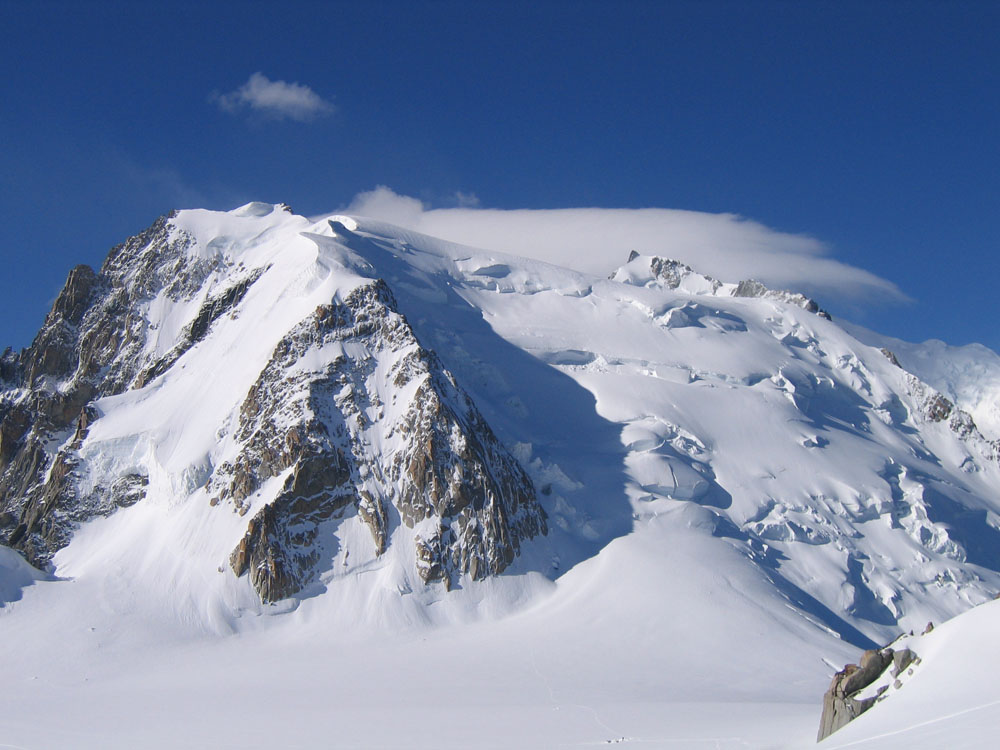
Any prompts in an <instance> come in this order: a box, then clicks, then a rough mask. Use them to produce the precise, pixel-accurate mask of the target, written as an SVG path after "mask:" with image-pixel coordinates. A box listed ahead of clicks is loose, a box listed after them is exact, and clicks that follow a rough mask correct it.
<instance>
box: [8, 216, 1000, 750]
mask: <svg viewBox="0 0 1000 750" xmlns="http://www.w3.org/2000/svg"><path fill="white" fill-rule="evenodd" d="M629 250H631V249H630V248H623V249H622V265H621V267H620V268H619V269H618V270H617V271H615V272H614V273H613V274H612V275H611V277H610V278H603V277H600V276H594V275H592V274H586V273H581V272H577V271H573V270H570V269H566V268H562V267H559V266H554V265H550V264H547V263H543V262H541V261H536V260H529V259H526V258H522V257H517V256H512V255H507V254H503V253H498V252H495V251H487V250H480V249H476V248H473V247H467V246H462V245H458V244H455V243H451V242H446V241H442V240H440V239H436V238H434V237H430V236H427V235H423V234H420V233H417V232H414V231H411V230H405V229H401V228H399V227H396V226H393V225H391V224H387V223H384V222H380V221H376V220H372V219H366V218H364V217H359V216H343V215H331V216H327V217H323V218H321V219H318V220H317V219H308V218H306V217H302V216H297V215H295V214H294V213H292V212H291V211H290V210H289V209H288V208H287V207H285V206H282V205H272V204H263V203H252V204H248V205H247V206H243V207H241V208H239V209H236V210H234V211H231V212H213V211H204V210H189V211H181V212H176V213H174V214H171V215H169V216H167V217H164V218H163V219H161V220H160V221H159V222H157V223H156V224H154V226H153V227H151V228H150V230H148V231H147V232H146V233H144V234H142V235H139V236H138V237H136V238H133V239H132V240H129V241H128V242H126V243H124V244H123V245H122V246H119V247H118V248H116V249H115V250H113V251H112V253H111V255H110V256H109V258H108V261H106V263H105V265H104V267H102V269H101V270H100V271H99V272H94V271H93V270H91V269H88V268H86V267H78V269H75V270H74V271H73V273H72V274H71V276H70V279H69V281H68V282H67V287H66V289H64V292H63V294H61V295H60V297H59V299H57V301H56V304H55V306H54V308H53V312H52V313H50V316H49V318H48V319H47V320H46V325H45V326H44V327H43V329H42V331H41V332H40V333H39V337H38V338H36V341H35V343H34V344H33V345H32V346H31V347H29V348H28V349H27V350H24V351H23V352H21V353H13V352H7V353H5V354H4V357H3V360H2V364H3V369H2V370H0V471H2V472H3V473H2V474H0V541H2V542H3V543H4V544H6V545H8V546H10V547H13V548H15V549H17V550H19V551H20V552H21V553H22V554H24V555H25V556H26V557H27V558H28V560H29V561H31V562H33V563H35V564H36V566H37V568H32V567H31V566H29V565H27V563H25V562H24V561H23V560H22V559H21V558H20V557H18V555H17V554H16V553H15V552H14V551H12V550H11V549H7V548H5V547H0V552H2V553H3V557H2V558H0V596H2V600H3V603H4V606H3V608H2V610H0V632H2V633H3V638H4V642H5V643H12V644H15V643H16V644H18V648H17V649H16V650H15V651H14V652H11V653H9V654H8V655H7V656H6V657H5V660H4V661H5V666H6V669H5V673H6V674H7V675H8V677H7V678H6V679H5V680H4V682H3V687H2V688H0V689H2V691H3V694H4V700H5V705H8V706H11V709H10V710H9V711H8V712H7V715H6V716H5V717H0V729H2V737H3V738H4V741H5V742H6V741H8V738H9V741H11V742H16V743H19V745H20V746H25V747H34V746H73V747H119V746H120V747H126V746H128V747H133V746H136V745H141V746H145V747H158V746H164V747H166V746H176V745H178V744H183V745H187V746H191V747H199V746H204V747H220V746H225V745H226V744H227V743H229V744H233V745H239V746H241V747H270V746H283V747H290V746H295V745H297V744H298V745H306V746H315V745H316V744H332V745H335V746H340V747H353V746H357V747H375V746H387V747H424V746H426V747H432V746H433V747H451V746H454V747H513V746H517V747H552V746H555V745H561V744H569V745H572V744H590V743H595V742H601V743H604V742H621V743H629V742H636V743H638V742H641V743H643V744H651V745H652V746H654V747H656V746H662V747H668V746H670V747H673V746H678V743H682V744H681V746H684V745H683V743H688V744H687V746H691V747H695V746H700V745H706V746H712V744H711V743H715V745H714V746H718V747H744V746H752V747H765V746H766V747H805V746H811V745H812V744H813V742H814V738H815V728H816V724H817V722H818V719H819V703H820V699H821V696H822V692H823V689H824V688H825V685H826V683H828V682H829V679H830V676H831V675H832V674H833V673H834V672H835V671H837V669H839V668H840V666H841V665H843V664H844V663H845V662H847V661H851V660H856V659H857V653H858V652H859V650H861V649H864V648H871V647H873V646H875V645H880V644H884V643H887V642H889V641H891V640H892V639H894V638H896V637H897V636H898V635H899V634H900V633H901V632H908V631H911V630H915V629H916V630H922V629H923V627H924V625H925V624H926V623H927V622H928V621H933V622H935V623H940V622H942V621H946V620H949V619H950V618H954V617H956V616H957V615H961V616H960V617H957V618H956V623H957V622H959V621H963V620H964V618H968V617H970V616H972V615H973V613H974V612H975V613H978V612H979V611H981V610H982V611H986V610H989V609H990V608H992V610H995V607H993V605H986V604H985V603H986V602H988V601H990V600H991V599H993V598H994V597H995V596H996V595H997V592H998V591H1000V543H998V542H1000V517H998V515H997V514H998V513H1000V501H998V500H997V497H998V492H997V491H998V488H1000V459H998V455H1000V446H998V443H997V439H996V438H997V434H996V431H995V430H996V423H995V421H994V420H993V415H994V414H995V408H996V406H995V404H996V400H995V398H994V397H993V396H992V395H991V394H992V393H993V392H994V391H992V390H990V389H992V388H993V384H992V382H991V381H989V378H988V377H986V376H985V375H983V374H982V373H979V377H974V376H975V374H976V372H978V371H976V370H975V369H974V367H973V365H971V364H969V361H970V360H975V361H976V362H986V363H989V362H990V360H989V359H988V357H985V356H984V357H982V358H979V359H976V358H975V357H973V354H976V352H973V353H971V354H970V353H969V352H968V351H963V352H961V354H962V355H963V356H958V354H956V353H954V352H952V353H948V352H944V353H943V354H942V353H941V352H940V351H939V352H937V356H936V357H935V358H934V361H935V362H936V364H935V366H934V367H931V365H929V364H927V362H928V361H929V358H928V357H926V356H921V354H920V352H921V350H920V349H919V348H917V347H915V346H914V345H906V344H905V342H895V341H892V340H888V339H885V338H884V337H879V336H878V335H877V334H873V333H871V332H866V331H863V330H862V329H859V328H857V327H854V326H850V325H847V324H842V323H841V322H840V321H837V320H831V319H830V316H828V315H826V314H825V313H824V312H823V311H822V309H821V308H820V306H819V304H817V302H815V301H813V300H811V299H809V298H807V297H805V296H804V295H801V294H798V293H796V292H794V291H784V290H775V289H768V288H767V287H765V286H764V285H762V284H760V283H758V282H754V281H753V280H752V279H716V278H713V277H711V276H707V275H705V274H702V273H700V272H699V271H698V270H697V269H694V268H692V267H689V266H687V265H684V264H682V263H679V262H677V261H673V260H671V259H667V258H660V257H656V256H650V255H644V254H642V253H641V252H631V253H630V252H629ZM990 354H992V353H990ZM993 356H994V357H995V355H993ZM949 362H950V363H952V364H951V365H948V364H947V363H949ZM949 367H950V368H951V369H949ZM982 367H988V364H987V365H982ZM989 372H992V371H991V370H988V371H987V374H988V373H989ZM969 373H972V374H971V375H970V374H969ZM960 376H961V377H960ZM977 384H978V385H977ZM978 605H984V606H982V607H980V606H978ZM973 608H975V609H973ZM970 610H973V611H970ZM992 610H991V611H992ZM965 612H968V614H962V613H965ZM976 616H979V617H982V616H980V615H976ZM941 632H948V631H945V630H942V631H941ZM927 638H928V639H930V636H927ZM935 638H940V637H939V636H935ZM931 663H932V660H931V659H930V658H928V659H927V664H928V666H927V668H926V671H928V672H930V671H931V670H930V664H931ZM921 679H924V678H921ZM942 679H944V678H942ZM948 679H950V680H951V681H952V682H954V681H955V678H954V677H949V678H948ZM913 684H914V685H916V684H917V679H916V678H914V682H913ZM910 692H911V690H910V688H909V687H907V689H906V690H900V691H899V693H898V695H893V696H892V697H891V699H890V700H887V701H885V702H884V705H885V707H886V708H885V709H883V706H882V705H880V706H879V707H878V709H877V710H874V711H872V712H870V713H869V714H866V715H864V716H863V717H861V718H860V719H859V720H858V721H857V722H856V726H855V725H852V726H850V727H848V728H847V729H845V730H843V731H844V732H845V733H846V732H847V731H848V730H850V731H851V732H854V733H855V735H852V736H857V737H858V738H859V740H858V741H865V740H864V736H865V735H863V734H857V733H858V732H861V729H860V727H862V726H863V725H865V724H874V723H875V722H876V720H877V719H878V715H879V714H882V713H883V710H885V711H888V710H889V708H888V707H890V706H901V707H904V708H900V709H898V711H903V712H905V706H906V704H907V701H908V700H909V699H908V697H907V694H908V693H910ZM912 693H913V694H919V691H918V690H916V689H914V690H913V691H912ZM42 717H47V718H45V720H44V721H43V720H42ZM49 717H51V718H49ZM180 717H184V719H183V720H182V719H181V718H180ZM386 717H391V719H392V721H386ZM886 721H888V719H887V720H886ZM110 727H113V728H114V729H113V731H112V730H111V729H110ZM872 731H873V732H874V731H875V730H872ZM880 731H881V730H880ZM839 736H840V735H839V734H835V735H833V736H832V737H831V738H830V739H829V740H827V743H830V742H834V741H838V738H839ZM845 736H846V735H845ZM872 746H873V747H876V746H880V745H872ZM887 746H888V745H887ZM910 746H912V745H910ZM928 746H930V745H928Z"/></svg>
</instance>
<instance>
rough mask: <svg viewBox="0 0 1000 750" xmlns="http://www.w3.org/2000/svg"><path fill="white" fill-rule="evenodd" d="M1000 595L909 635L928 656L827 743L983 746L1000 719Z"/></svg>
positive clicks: (882, 748)
mask: <svg viewBox="0 0 1000 750" xmlns="http://www.w3.org/2000/svg"><path fill="white" fill-rule="evenodd" d="M998 627H1000V602H989V603H987V604H984V605H982V606H980V607H976V608H975V609H973V610H970V611H969V612H966V613H964V614H962V615H960V616H958V617H955V618H954V619H952V620H950V621H948V622H946V623H944V624H943V625H940V626H939V627H937V628H935V629H934V630H933V631H931V632H930V633H927V634H926V635H923V636H916V637H913V638H910V639H908V642H907V645H909V647H910V648H911V649H912V650H913V651H914V652H915V653H917V654H919V656H920V659H921V662H920V664H919V665H917V666H916V667H915V668H914V669H913V674H912V676H910V677H909V678H908V679H907V680H906V682H905V684H904V685H903V686H902V687H900V688H899V690H898V691H896V692H895V693H894V694H891V695H889V696H888V697H887V698H886V699H885V700H884V701H883V702H881V703H879V704H877V705H876V707H875V708H873V709H872V710H871V711H869V712H868V713H866V714H863V715H862V716H861V717H859V718H858V719H856V720H855V721H854V722H852V723H851V724H849V725H848V726H846V727H844V728H843V729H841V730H840V731H839V732H837V733H836V734H834V735H832V736H831V737H830V738H829V739H828V740H827V741H825V742H824V743H822V745H821V747H824V748H826V747H830V748H841V747H844V748H847V747H851V748H866V749H870V750H889V749H890V748H912V747H948V748H969V749H971V748H983V747H991V746H992V745H993V744H994V737H995V732H996V726H997V722H998V721H1000V683H998V681H997V669H998V668H1000V644H998V642H997V637H996V634H997V628H998Z"/></svg>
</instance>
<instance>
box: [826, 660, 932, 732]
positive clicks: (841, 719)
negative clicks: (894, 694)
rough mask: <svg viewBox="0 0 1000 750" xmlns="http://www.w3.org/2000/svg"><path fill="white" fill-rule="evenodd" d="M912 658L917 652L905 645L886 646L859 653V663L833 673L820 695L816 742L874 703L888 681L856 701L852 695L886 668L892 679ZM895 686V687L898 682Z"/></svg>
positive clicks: (911, 662)
mask: <svg viewBox="0 0 1000 750" xmlns="http://www.w3.org/2000/svg"><path fill="white" fill-rule="evenodd" d="M915 661H918V659H917V655H916V654H914V653H913V651H911V650H910V649H908V648H902V649H899V650H894V649H892V648H889V647H886V648H883V649H872V650H870V651H865V653H864V654H863V655H862V656H861V664H860V665H858V664H848V665H847V666H846V667H844V668H843V669H842V670H841V671H840V672H837V674H835V675H834V676H833V681H832V682H831V683H830V687H829V688H828V689H827V691H826V694H825V695H824V696H823V715H822V717H821V718H820V724H819V733H818V734H817V736H816V741H817V742H820V741H822V740H823V739H825V738H826V737H829V736H830V735H831V734H833V733H834V732H836V731H837V730H838V729H840V728H841V727H843V726H844V725H845V724H847V723H848V722H850V721H852V720H854V719H856V718H857V717H858V716H860V715H861V714H863V713H864V712H865V711H867V710H868V709H869V708H871V707H872V706H874V705H875V703H876V701H878V700H879V698H880V697H881V696H882V694H883V693H884V692H885V691H886V690H888V689H889V685H888V683H886V684H885V685H883V686H881V687H880V688H879V689H878V690H877V691H876V693H875V694H874V695H872V696H869V697H867V698H864V699H860V700H859V699H858V698H856V697H855V696H857V695H858V693H860V692H861V691H862V690H864V689H865V688H866V687H868V686H869V685H871V684H872V683H873V682H875V681H876V680H878V678H879V677H881V676H882V675H883V674H884V673H885V672H886V670H890V672H889V674H890V675H891V677H893V678H896V677H899V675H900V674H901V673H902V672H903V670H905V669H907V668H908V667H909V666H910V665H911V664H913V663H915ZM896 685H897V687H899V683H898V682H897V683H896Z"/></svg>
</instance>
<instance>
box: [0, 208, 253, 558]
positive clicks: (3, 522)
mask: <svg viewBox="0 0 1000 750" xmlns="http://www.w3.org/2000/svg"><path fill="white" fill-rule="evenodd" d="M172 216H173V214H171V215H167V216H162V217H160V218H159V219H157V220H156V221H155V222H154V223H153V224H152V225H151V226H150V227H149V228H148V229H147V230H145V231H143V232H141V233H140V234H138V235H136V236H134V237H132V238H130V239H129V240H127V241H126V242H124V243H122V244H121V245H118V246H116V247H114V248H113V249H112V250H111V251H110V253H109V254H108V257H107V259H106V260H105V261H104V263H103V265H102V266H101V269H100V271H99V272H95V271H94V270H93V269H91V268H90V267H89V266H83V265H82V266H77V267H76V268H74V269H73V270H72V271H70V273H69V277H68V278H67V280H66V284H65V286H64V287H63V289H62V291H61V292H60V293H59V296H58V297H57V298H56V301H55V303H54V304H53V306H52V309H51V310H50V312H49V313H48V315H47V316H46V318H45V322H44V324H43V325H42V328H41V330H40V331H39V333H38V335H37V336H36V337H35V340H34V341H33V342H32V344H31V345H30V346H29V347H28V348H26V349H24V350H22V351H21V352H19V353H18V354H16V355H15V354H13V352H10V351H9V350H8V351H7V352H5V353H4V355H3V357H2V360H0V362H2V368H0V542H2V543H5V544H9V545H10V546H12V547H14V548H16V549H18V550H20V551H21V552H22V553H23V554H24V555H25V557H26V558H27V559H28V561H29V562H30V563H32V564H33V565H36V566H39V567H44V566H45V565H46V564H47V563H48V561H49V560H50V559H51V557H52V555H53V554H54V553H55V552H56V550H58V549H59V548H60V547H62V546H64V545H65V544H66V543H67V542H68V541H69V538H70V536H71V535H72V531H73V529H74V528H75V527H76V525H77V524H78V523H80V522H82V521H85V520H87V519H88V518H91V517H93V516H95V515H101V514H106V513H109V512H112V511H113V510H114V509H115V508H117V507H120V506H121V505H127V504H131V503H132V502H135V501H136V500H138V499H139V498H140V497H141V496H142V493H143V489H142V488H143V486H144V482H145V478H144V477H140V476H139V475H134V476H133V475H128V476H123V477H108V478H106V481H103V482H101V483H100V487H98V488H97V489H95V490H94V492H92V493H88V495H87V496H86V497H80V496H78V494H77V490H76V484H77V480H78V478H79V477H78V476H77V475H76V473H75V468H76V466H77V458H76V448H77V447H78V446H79V442H80V440H82V437H83V436H84V435H85V434H86V429H87V426H88V425H89V424H90V422H92V421H93V420H94V419H95V418H96V416H97V414H96V412H94V411H92V410H88V404H90V403H91V402H92V401H94V400H96V399H98V398H101V397H104V396H110V395H116V394H119V393H122V392H124V391H125V390H127V389H128V388H129V387H130V386H131V385H132V384H133V382H134V381H135V379H136V375H137V373H139V372H140V371H143V370H147V371H148V369H149V368H150V366H151V365H150V363H149V362H148V355H147V354H145V347H146V345H147V341H148V334H149V326H150V324H149V320H148V318H147V316H146V305H147V304H148V303H149V302H150V301H151V300H152V299H153V298H155V297H156V296H157V295H161V294H163V295H165V296H166V297H167V298H169V299H171V300H175V301H176V300H188V299H191V298H193V297H194V296H195V295H196V294H197V293H198V292H199V291H200V290H201V289H202V286H203V285H204V283H205V281H206V279H207V278H208V277H209V275H210V274H211V273H212V272H213V271H215V270H217V269H218V267H219V265H220V260H219V259H218V258H201V257H197V256H196V255H193V254H191V253H190V252H189V248H190V247H191V246H192V245H193V244H194V239H193V238H192V237H190V236H188V235H186V234H185V233H183V232H181V231H179V230H177V228H176V227H174V226H173V225H172V224H171V222H170V220H171V218H172ZM243 291H244V292H245V290H243ZM240 296H241V295H240ZM237 302H238V299H236V300H235V301H234V304H235V303H237ZM216 317H217V316H216ZM212 320H214V318H212ZM211 322H212V321H211V320H209V321H207V324H210V323H211ZM169 364H172V362H170V363H169ZM169 364H167V365H166V367H161V368H160V370H159V372H163V371H165V370H166V369H167V367H169ZM146 379H147V380H148V378H146Z"/></svg>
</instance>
